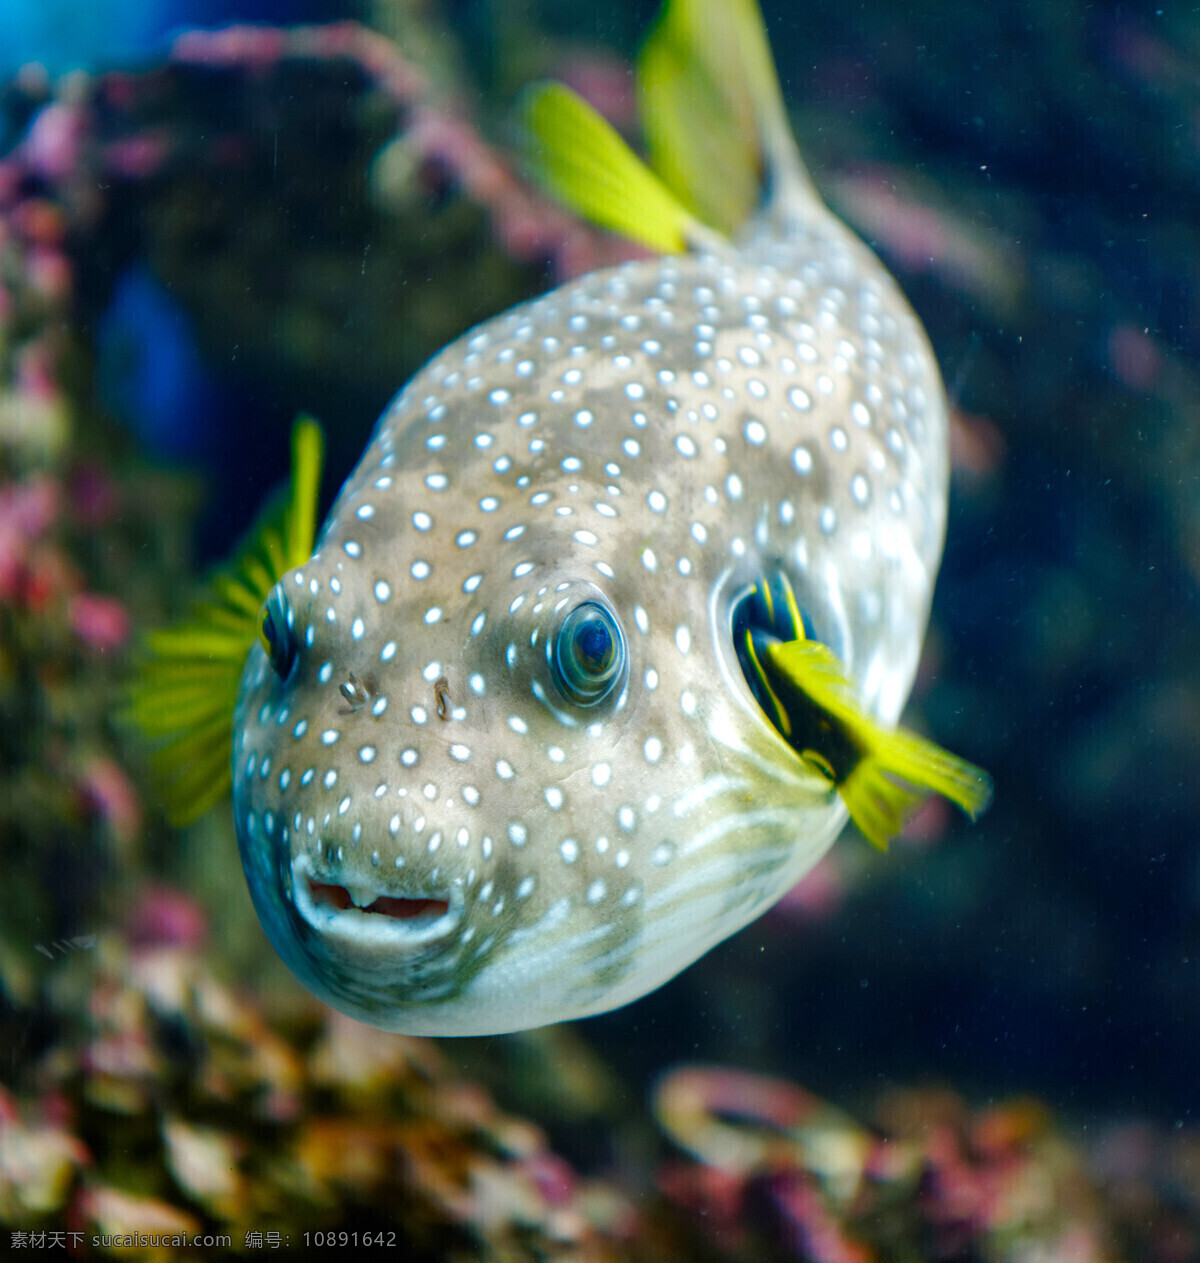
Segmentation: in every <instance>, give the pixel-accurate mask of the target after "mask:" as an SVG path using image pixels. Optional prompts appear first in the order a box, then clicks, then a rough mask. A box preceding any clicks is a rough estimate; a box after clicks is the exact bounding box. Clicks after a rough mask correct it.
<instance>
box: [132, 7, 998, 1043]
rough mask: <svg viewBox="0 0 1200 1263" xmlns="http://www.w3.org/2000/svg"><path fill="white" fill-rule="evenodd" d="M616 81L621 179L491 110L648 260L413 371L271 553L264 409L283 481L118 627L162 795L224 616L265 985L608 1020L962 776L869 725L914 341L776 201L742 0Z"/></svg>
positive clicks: (533, 1020)
mask: <svg viewBox="0 0 1200 1263" xmlns="http://www.w3.org/2000/svg"><path fill="white" fill-rule="evenodd" d="M639 86H640V88H641V93H642V101H643V112H644V114H645V116H646V117H645V121H646V133H647V140H648V145H649V149H650V154H651V160H652V165H653V168H654V170H653V171H652V170H651V169H650V168H647V167H644V166H642V165H641V163H640V161H639V160H638V159H637V158H635V157H634V156H633V154H632V152H631V151H629V150H628V149H627V148H626V147H625V146H624V143H623V142H622V141H621V140H620V139H619V138H618V137H617V136H616V134H615V133H614V132H613V131H612V130H611V129H610V128H609V127H608V126H607V124H605V123H604V122H603V121H602V120H600V119H599V117H598V116H597V115H595V113H594V112H593V111H592V110H591V109H590V108H589V107H587V106H586V105H584V103H583V102H582V101H580V100H579V99H578V98H576V97H574V96H572V95H571V94H570V93H568V92H567V91H566V90H565V89H563V88H559V87H554V86H550V87H544V88H541V89H539V90H537V91H535V92H533V93H532V94H531V95H530V97H529V99H528V101H527V103H526V110H525V117H526V121H527V124H528V130H529V132H530V134H531V136H532V137H533V140H534V158H535V162H536V165H537V167H538V169H539V172H540V175H541V178H542V179H543V181H544V182H545V183H546V184H547V185H548V187H549V188H550V189H551V191H553V192H555V193H556V194H557V195H558V196H559V197H560V198H561V199H562V200H564V201H565V202H567V203H568V204H569V205H571V206H573V207H574V208H575V209H576V210H577V211H581V212H582V213H584V214H586V215H587V216H588V217H589V218H591V219H593V220H594V221H596V222H598V223H600V224H603V225H604V226H607V227H609V228H611V229H614V230H615V231H618V232H621V233H623V234H625V235H627V236H629V237H632V238H634V239H636V240H639V241H641V242H642V243H643V244H646V245H648V246H650V247H651V248H652V249H655V250H657V251H659V252H660V254H659V257H655V258H652V259H648V260H644V261H637V262H633V263H629V264H627V265H625V266H623V267H620V268H616V269H613V270H606V271H600V272H595V273H592V274H590V275H588V276H585V277H583V278H581V279H579V280H576V281H572V282H571V283H569V284H567V285H564V286H563V287H562V288H560V289H558V290H556V291H554V292H553V293H551V294H549V295H547V296H546V297H544V298H542V299H539V300H537V301H535V302H530V303H526V304H522V305H521V306H519V307H516V308H514V309H513V310H511V311H509V312H507V313H505V314H504V315H501V316H498V317H496V318H495V319H493V320H490V321H488V322H487V323H486V324H483V325H481V326H480V327H478V328H477V329H475V330H474V331H472V332H470V333H468V334H466V335H465V336H464V337H463V338H462V339H460V340H459V341H457V342H455V343H453V344H452V345H450V346H448V347H447V348H446V349H445V350H444V351H442V352H441V353H440V354H439V355H438V356H436V357H435V358H434V359H433V360H432V361H431V362H430V363H429V364H428V365H426V367H425V368H423V369H422V370H421V371H420V372H419V373H417V375H416V376H415V377H414V378H413V379H412V380H411V381H410V382H409V383H408V385H407V386H406V387H405V388H404V390H403V391H401V393H400V394H399V396H398V397H397V398H396V400H395V401H394V403H393V404H392V405H391V407H390V408H389V409H388V410H387V412H386V413H385V414H384V416H383V417H382V419H381V420H380V422H379V425H378V427H377V429H376V431H375V434H374V436H373V438H372V440H371V443H370V445H369V447H368V448H367V450H366V452H365V453H364V455H363V457H362V460H361V462H360V464H359V466H358V468H357V469H356V470H355V472H354V473H353V475H352V476H351V477H350V479H349V480H348V481H347V482H346V484H345V486H344V487H343V489H342V491H341V494H340V496H339V497H338V499H337V502H336V504H335V505H334V507H333V510H332V512H331V513H330V516H329V518H328V520H327V521H326V523H325V526H324V528H323V530H322V531H321V534H320V538H319V540H318V541H317V545H316V552H315V554H314V555H312V556H311V557H310V556H309V555H308V554H309V550H310V547H311V540H312V529H311V504H312V498H313V494H314V486H315V478H316V473H315V470H316V467H317V465H318V463H319V442H318V438H317V435H316V432H315V430H314V429H312V428H311V427H310V426H308V425H304V426H301V427H299V428H298V430H297V439H296V452H297V475H296V479H295V483H294V486H293V494H292V499H291V502H290V504H289V506H287V507H286V509H285V510H283V511H282V516H281V510H280V509H278V508H277V509H275V510H274V511H273V515H272V517H271V519H270V522H269V524H268V527H269V529H267V531H266V532H265V535H264V534H260V535H259V536H258V537H257V540H258V543H256V545H255V546H254V547H255V548H256V549H257V552H255V551H254V549H252V550H251V553H249V554H247V555H246V556H243V558H241V559H240V560H239V562H238V564H237V566H236V567H235V568H234V570H233V572H232V573H231V574H229V575H226V576H224V577H223V578H221V579H219V580H218V586H217V589H216V591H215V593H214V598H215V599H214V600H210V601H209V602H208V603H207V604H206V605H204V606H203V607H202V608H201V609H200V610H199V612H198V614H197V616H196V619H195V620H194V621H193V622H192V623H191V624H190V625H189V626H187V627H185V628H182V629H179V630H177V631H174V632H165V633H160V635H159V638H158V640H157V642H156V644H155V645H154V646H152V658H151V661H150V662H149V663H148V664H147V665H146V668H145V670H144V672H143V676H142V680H141V682H140V684H139V688H138V692H137V696H136V699H135V703H134V706H133V708H132V709H133V713H134V717H135V718H137V719H139V721H140V722H141V723H142V726H143V727H144V728H147V729H149V730H151V731H152V732H153V733H154V734H156V735H157V736H159V737H160V738H164V739H166V748H165V749H164V750H163V751H161V758H160V765H161V770H163V771H164V772H165V773H166V775H167V777H168V779H170V780H172V781H173V785H174V794H173V801H174V802H175V804H176V807H177V810H178V811H179V812H180V813H186V812H187V811H189V810H194V809H195V808H196V807H198V806H200V805H202V804H203V802H204V801H205V800H210V799H211V798H212V797H214V796H215V795H217V794H219V793H220V792H221V788H222V784H221V777H220V776H219V774H218V768H219V766H220V764H221V763H222V762H224V761H225V759H227V757H228V753H227V752H228V747H227V746H226V745H225V744H224V743H225V740H226V739H227V734H228V722H229V718H228V717H229V706H230V703H231V696H232V691H233V688H234V687H235V685H234V681H235V679H236V672H237V670H238V669H239V666H240V654H241V653H242V652H243V651H244V649H245V647H246V642H247V639H248V638H249V637H251V636H253V634H254V631H255V630H256V629H258V630H260V631H261V643H259V644H256V645H254V647H253V648H251V649H250V651H249V659H248V661H246V663H245V669H244V673H243V674H242V675H241V682H240V692H239V693H238V697H237V704H236V714H235V716H234V718H233V756H232V769H233V772H232V774H233V800H234V810H235V813H236V817H237V831H238V836H239V839H240V843H241V851H242V860H243V863H244V865H245V870H246V876H247V879H248V881H249V885H250V890H251V892H252V894H253V897H254V902H255V906H256V907H257V909H258V913H259V916H260V917H261V919H262V923H263V925H264V927H265V929H266V931H267V934H268V936H269V937H270V939H271V941H272V942H273V943H274V945H275V947H276V949H277V950H278V951H279V953H280V954H281V955H282V957H283V958H284V960H285V961H286V962H287V964H288V965H289V966H290V967H291V969H292V970H293V971H294V973H295V974H296V975H297V977H298V978H300V979H301V980H302V981H303V982H304V983H305V985H306V986H308V987H309V988H310V989H311V990H312V991H314V992H315V993H316V994H317V995H318V996H320V997H321V998H323V999H324V1000H326V1001H327V1002H328V1003H330V1004H332V1005H334V1006H335V1007H337V1008H339V1009H342V1010H343V1011H344V1012H346V1013H349V1014H351V1015H352V1016H354V1017H357V1018H360V1019H362V1020H364V1021H366V1022H370V1023H373V1024H375V1025H377V1026H382V1027H387V1028H391V1029H396V1030H402V1031H408V1032H412V1033H418V1034H433V1035H468V1034H487V1033H498V1032H503V1031H511V1030H517V1029H522V1028H526V1027H532V1026H537V1025H541V1024H545V1023H550V1022H557V1021H562V1020H564V1019H570V1018H577V1017H582V1016H585V1015H587V1014H592V1013H598V1012H602V1011H604V1010H606V1009H611V1008H614V1007H616V1006H618V1005H622V1004H625V1003H627V1002H629V1001H631V1000H634V999H636V998H637V997H639V996H642V995H644V994H645V993H646V992H648V991H650V990H652V989H653V988H655V987H657V986H659V985H660V984H661V983H663V982H665V981H666V980H667V979H669V978H671V977H672V976H673V975H674V974H676V973H678V972H679V971H680V970H681V969H683V968H684V967H685V966H687V965H688V964H690V963H691V962H692V961H694V960H695V959H696V958H697V957H698V956H700V955H701V954H702V953H704V952H706V951H707V950H708V949H709V948H710V947H712V946H713V945H714V944H715V943H718V942H719V941H720V940H721V939H723V938H725V937H726V936H727V935H729V934H732V933H733V932H734V931H736V930H738V929H739V928H741V927H742V926H744V925H745V924H746V923H747V922H749V921H751V920H753V919H754V918H755V917H757V916H758V915H759V914H760V913H762V912H763V911H764V910H765V909H766V908H768V907H770V905H771V904H772V903H774V902H775V901H776V900H777V899H778V898H779V897H780V896H781V895H782V894H784V892H785V891H787V890H788V889H789V888H790V887H791V886H792V885H793V884H794V883H795V882H796V881H798V880H799V879H800V878H801V877H803V876H804V874H805V873H807V872H808V871H809V870H810V869H811V868H812V867H813V865H814V864H815V863H816V862H817V860H818V859H819V858H820V857H821V856H822V855H823V854H824V853H825V851H826V850H827V848H828V847H829V846H830V844H831V843H832V842H833V840H834V838H835V837H836V836H837V834H838V833H839V832H840V830H841V829H842V826H843V824H844V823H845V821H846V818H847V814H848V813H849V814H852V815H853V816H854V818H855V820H856V822H857V823H858V824H859V826H860V828H861V829H862V831H863V832H864V833H865V834H866V836H867V837H868V838H869V839H871V840H872V841H873V842H875V843H877V844H878V845H881V846H882V845H884V844H886V841H887V839H888V837H889V836H891V835H894V834H895V833H896V832H897V831H898V830H899V829H900V828H901V826H902V824H903V819H904V814H905V812H906V810H908V809H909V807H910V805H911V804H912V803H913V802H914V801H915V800H916V798H917V797H918V796H919V795H920V794H922V793H924V792H927V791H928V790H930V789H933V790H936V791H938V792H939V793H942V794H945V795H946V796H948V797H950V798H952V799H953V800H954V801H956V802H958V803H959V804H960V805H961V806H962V807H963V808H964V809H966V810H967V811H968V812H970V813H971V814H975V813H976V812H978V811H979V810H980V809H982V807H983V806H984V805H985V803H986V801H987V797H988V794H989V792H990V791H989V787H988V783H987V779H986V777H985V776H984V774H983V773H981V772H980V771H979V770H978V769H976V768H974V767H972V766H971V765H969V764H967V763H964V762H963V761H962V760H959V759H956V758H954V757H953V756H951V755H949V754H947V753H945V752H944V751H942V750H940V749H939V748H938V747H936V746H934V745H932V744H931V743H929V742H927V741H924V740H923V739H921V738H919V737H916V736H915V735H913V734H911V733H906V732H893V731H891V729H892V727H893V725H894V724H895V722H896V720H897V718H898V716H899V714H900V710H901V708H902V706H903V705H904V702H905V699H906V698H907V696H908V692H909V688H910V686H911V684H912V680H913V675H914V672H915V670H916V665H917V658H918V653H919V650H920V645H921V639H922V636H923V634H924V629H925V624H926V619H927V616H928V611H929V604H930V597H931V593H932V589H933V583H934V577H935V574H936V571H937V566H938V561H939V557H940V554H941V548H942V538H943V531H944V527H945V516H946V486H947V478H948V468H947V435H946V410H945V404H944V400H943V393H942V387H941V383H940V380H939V376H938V371H937V367H936V365H935V362H934V359H933V356H932V354H931V352H930V349H929V347H928V345H927V342H926V339H925V337H924V334H923V332H922V330H921V328H920V326H919V324H918V323H917V321H916V319H915V317H914V316H913V313H912V312H911V310H910V309H909V307H908V304H907V303H906V302H905V300H904V298H903V296H902V295H901V294H900V292H899V290H898V289H897V287H896V285H895V283H894V282H893V281H892V279H891V278H890V277H889V276H888V274H887V273H886V272H885V270H884V269H883V267H882V266H881V265H880V263H879V261H878V260H877V259H876V258H875V256H874V255H873V254H872V253H871V252H870V250H868V249H867V248H866V246H865V245H863V243H862V242H861V241H859V240H858V239H857V238H856V237H855V236H854V234H853V233H851V232H850V231H849V230H848V229H847V228H846V227H845V225H844V224H842V223H841V222H840V221H839V220H838V219H837V218H836V217H835V216H834V215H832V214H831V213H830V212H829V211H828V210H827V209H826V208H825V207H824V205H823V204H822V203H821V202H820V200H819V198H818V197H817V195H816V193H815V191H814V189H813V187H812V185H811V183H810V181H809V179H808V177H807V175H806V173H805V171H804V168H803V165H802V163H801V160H800V158H799V155H798V153H797V151H796V149H795V146H794V143H793V141H792V138H791V135H790V132H789V130H788V127H787V123H786V119H785V115H784V110H783V105H782V101H781V98H780V95H779V90H778V85H777V83H776V81H775V77H774V69H773V66H772V64H771V59H770V54H769V51H768V49H767V46H766V40H765V36H764V33H763V30H762V26H761V19H760V18H759V16H758V13H757V10H756V8H755V6H754V4H753V0H670V2H669V4H668V7H667V9H666V11H665V13H664V16H663V17H662V18H661V19H660V22H659V24H658V26H657V28H656V30H655V32H654V33H653V35H652V36H651V38H650V40H649V41H648V42H647V45H646V48H645V50H644V52H643V55H642V58H641V61H640V64H639ZM764 186H765V189H766V196H765V198H764V196H763V189H764ZM264 538H266V539H267V540H269V541H270V546H268V547H266V548H265V549H264V548H263V546H262V544H261V541H262V539H264ZM285 570H286V573H284V571H285ZM264 597H265V602H264V601H263V598H264ZM247 629H249V632H247ZM239 637H240V639H239ZM235 661H236V662H237V663H238V665H236V666H232V667H231V665H230V664H231V663H233V662H235ZM222 664H224V665H222ZM221 669H223V670H224V671H225V674H224V675H223V676H221V677H220V679H221V680H222V681H224V683H219V682H218V681H217V677H218V675H219V674H220V670H221ZM202 671H207V672H208V674H207V675H206V676H204V678H203V679H201V678H200V677H199V675H198V674H197V673H198V672H202ZM222 689H223V690H224V692H223V694H222ZM188 690H190V692H189V691H188ZM218 694H222V697H221V700H220V701H219V703H214V704H213V705H211V706H209V707H208V708H207V709H206V706H205V698H206V696H207V697H209V698H216V697H217V695H218ZM180 699H182V700H180ZM222 725H224V726H222ZM185 727H187V728H189V729H191V731H190V732H183V731H182V730H183V729H184V728H185Z"/></svg>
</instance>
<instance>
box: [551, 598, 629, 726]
mask: <svg viewBox="0 0 1200 1263" xmlns="http://www.w3.org/2000/svg"><path fill="white" fill-rule="evenodd" d="M552 661H553V664H554V675H555V679H556V681H557V683H558V686H559V687H560V688H561V689H562V691H563V692H564V693H565V694H566V695H567V696H568V697H569V698H570V699H571V700H572V701H573V702H575V703H576V705H578V706H595V705H596V704H597V703H599V702H602V701H603V700H604V699H605V698H606V697H608V696H609V695H610V694H611V693H612V691H613V690H614V689H615V688H616V687H617V686H618V685H619V684H620V683H621V679H622V676H623V674H624V671H625V636H624V633H623V632H622V631H621V627H620V624H619V623H618V622H617V620H616V619H615V618H614V617H613V615H612V614H611V613H610V612H609V611H608V610H607V609H605V608H604V606H603V605H600V604H598V603H597V602H595V601H585V602H584V603H583V604H582V605H577V606H576V607H575V608H574V609H573V610H572V611H571V612H570V613H569V614H568V615H567V616H566V618H564V619H563V621H562V622H561V623H560V624H559V628H558V634H557V636H555V639H554V654H553V657H552Z"/></svg>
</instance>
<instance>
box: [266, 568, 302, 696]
mask: <svg viewBox="0 0 1200 1263" xmlns="http://www.w3.org/2000/svg"><path fill="white" fill-rule="evenodd" d="M259 629H260V632H261V635H260V640H261V642H262V647H263V648H264V649H265V650H266V651H267V657H268V658H269V659H270V661H271V668H272V670H273V671H274V672H275V674H276V675H277V676H278V677H279V678H280V679H281V680H285V681H286V680H287V679H288V677H289V676H290V675H291V674H292V669H293V668H294V667H295V665H296V658H297V657H298V656H299V652H300V646H299V643H298V642H297V640H296V630H295V618H294V616H293V614H292V607H291V605H290V604H289V603H288V599H287V597H286V596H285V595H284V591H283V587H282V585H280V584H278V583H277V584H276V585H275V586H274V587H273V588H272V589H271V594H270V596H268V597H267V599H266V600H265V601H264V602H263V607H262V615H261V621H260V623H259Z"/></svg>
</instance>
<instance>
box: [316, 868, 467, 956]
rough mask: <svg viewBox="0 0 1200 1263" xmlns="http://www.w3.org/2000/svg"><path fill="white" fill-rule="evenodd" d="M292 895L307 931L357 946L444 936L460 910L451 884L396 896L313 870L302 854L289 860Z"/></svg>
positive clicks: (408, 942) (458, 892)
mask: <svg viewBox="0 0 1200 1263" xmlns="http://www.w3.org/2000/svg"><path fill="white" fill-rule="evenodd" d="M292 899H293V903H294V904H295V907H296V910H297V911H298V912H299V913H300V915H301V916H302V917H303V918H304V920H305V921H307V922H308V924H309V925H311V926H312V927H313V929H315V930H317V931H319V932H320V933H321V934H322V935H324V936H326V937H331V938H338V939H344V940H346V941H348V942H353V943H355V944H360V945H364V944H367V943H373V944H378V945H380V946H383V945H392V946H417V945H419V944H424V943H429V942H431V941H433V940H436V939H440V938H444V937H445V936H446V935H447V934H449V933H450V932H451V931H452V930H453V929H454V928H455V926H456V925H457V924H458V922H459V920H460V919H461V917H462V912H463V897H462V891H461V890H460V889H459V888H458V887H457V886H448V887H447V888H445V889H444V890H415V891H412V892H406V893H404V894H397V893H396V891H395V890H383V889H380V888H379V887H376V886H373V885H362V884H358V883H355V882H346V883H344V884H343V883H339V882H336V881H334V880H333V879H332V877H329V876H326V875H324V874H319V873H317V872H315V871H314V870H313V866H312V862H311V860H310V859H309V857H308V856H307V855H297V856H296V857H295V858H294V859H293V860H292Z"/></svg>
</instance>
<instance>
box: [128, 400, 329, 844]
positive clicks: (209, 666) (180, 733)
mask: <svg viewBox="0 0 1200 1263" xmlns="http://www.w3.org/2000/svg"><path fill="white" fill-rule="evenodd" d="M322 446H323V440H322V437H321V429H320V426H318V425H317V423H316V422H315V421H314V420H312V418H311V417H302V418H301V419H300V420H299V421H297V422H296V425H295V427H294V428H293V430H292V480H291V486H290V488H289V491H288V494H287V495H286V496H285V497H274V498H272V500H271V501H269V502H268V504H267V506H266V508H265V509H264V510H263V512H262V513H261V514H260V515H259V518H258V521H257V522H256V523H255V525H254V527H253V528H252V530H251V532H250V534H249V535H248V536H247V537H246V539H245V540H244V541H243V543H242V545H241V547H240V548H239V549H238V552H237V554H236V555H235V556H234V558H233V560H232V561H231V562H230V563H229V564H228V565H226V566H224V567H222V568H221V569H220V570H218V571H217V573H216V574H214V575H213V576H212V577H211V578H210V580H209V584H208V587H207V589H206V590H205V593H204V594H203V595H202V596H201V598H200V599H199V600H198V601H197V602H196V604H195V605H194V606H193V607H192V610H191V612H190V613H189V614H188V616H187V617H186V618H185V619H184V620H183V621H182V622H181V623H179V624H178V625H177V626H174V627H170V628H167V629H165V630H160V631H156V632H151V633H150V634H149V635H147V636H145V637H144V639H143V641H142V646H141V651H140V653H139V654H138V655H137V658H136V660H135V662H134V677H133V679H132V681H131V683H130V685H129V690H128V699H127V702H126V705H125V709H124V712H123V718H124V719H125V721H126V722H127V723H128V724H129V725H130V726H131V727H132V728H133V729H134V730H135V731H136V732H137V733H138V735H139V736H140V738H141V739H142V740H143V741H144V742H145V743H146V744H147V746H148V747H149V751H150V768H151V772H152V774H153V776H154V780H155V782H156V784H157V788H158V791H159V794H160V796H161V798H162V801H163V805H164V806H165V807H166V810H167V815H168V817H169V818H170V820H171V822H172V823H173V824H176V825H182V824H187V823H189V822H190V821H192V820H195V819H198V818H199V817H200V816H201V815H203V814H204V812H205V811H207V810H208V808H209V807H211V806H213V804H214V803H216V802H218V801H220V799H221V798H222V797H223V796H224V794H225V793H226V792H227V791H228V789H229V785H230V772H229V760H230V753H231V748H232V746H231V739H232V724H233V711H234V707H235V705H236V704H237V696H238V687H239V684H240V681H241V675H242V667H243V665H244V663H245V661H246V655H247V654H248V653H249V652H250V649H251V646H252V645H253V644H254V641H255V639H256V638H257V636H258V633H259V622H260V617H261V615H260V611H261V609H262V604H263V601H264V600H265V599H266V597H267V595H268V594H269V593H270V591H271V589H272V588H273V587H274V586H275V584H276V583H278V582H279V580H280V579H281V578H282V577H283V575H284V574H286V573H287V571H288V570H290V569H292V568H293V567H294V566H299V565H302V564H303V563H304V562H305V561H307V560H308V558H309V557H310V556H311V555H312V549H313V536H314V528H315V522H316V509H317V495H318V492H319V489H320V482H321V459H322Z"/></svg>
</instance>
